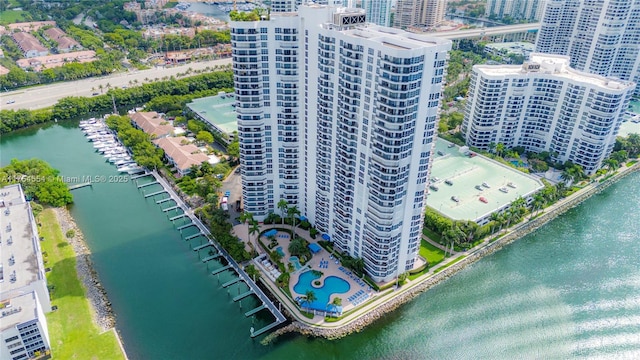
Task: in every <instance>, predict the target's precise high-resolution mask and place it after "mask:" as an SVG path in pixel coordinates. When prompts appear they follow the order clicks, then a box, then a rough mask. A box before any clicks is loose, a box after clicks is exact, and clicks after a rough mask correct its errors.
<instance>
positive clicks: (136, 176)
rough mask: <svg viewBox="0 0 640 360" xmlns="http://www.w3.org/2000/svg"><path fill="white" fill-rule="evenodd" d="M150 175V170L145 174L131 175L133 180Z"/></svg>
mask: <svg viewBox="0 0 640 360" xmlns="http://www.w3.org/2000/svg"><path fill="white" fill-rule="evenodd" d="M149 175H151V173H148V172H145V173H144V174H139V175H134V176H132V177H131V180H136V179H140V178H143V177H145V176H149Z"/></svg>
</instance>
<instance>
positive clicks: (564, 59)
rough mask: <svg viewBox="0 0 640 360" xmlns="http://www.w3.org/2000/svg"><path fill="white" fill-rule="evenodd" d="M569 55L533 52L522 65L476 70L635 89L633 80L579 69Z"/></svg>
mask: <svg viewBox="0 0 640 360" xmlns="http://www.w3.org/2000/svg"><path fill="white" fill-rule="evenodd" d="M569 63H570V59H569V57H568V56H563V55H553V54H541V53H532V54H531V56H530V57H529V61H527V62H525V63H524V64H522V65H475V66H474V70H476V71H478V72H481V73H482V74H483V75H486V76H500V77H506V76H511V75H512V76H515V75H523V74H530V75H533V76H535V75H536V74H544V75H554V76H555V77H557V78H559V79H563V78H564V79H568V80H571V81H575V82H581V83H585V84H589V85H594V86H598V87H601V88H603V89H609V90H621V91H624V90H628V89H631V90H633V89H634V88H635V84H634V83H633V82H631V81H624V80H619V79H614V78H606V77H604V76H600V75H595V74H590V73H588V72H583V71H578V70H575V69H573V68H571V67H570V66H569Z"/></svg>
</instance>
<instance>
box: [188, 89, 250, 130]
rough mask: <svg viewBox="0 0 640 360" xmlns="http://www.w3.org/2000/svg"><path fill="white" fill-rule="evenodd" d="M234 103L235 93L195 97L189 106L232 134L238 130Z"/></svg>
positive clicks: (202, 116)
mask: <svg viewBox="0 0 640 360" xmlns="http://www.w3.org/2000/svg"><path fill="white" fill-rule="evenodd" d="M234 103H235V96H233V94H218V95H215V96H208V97H204V98H200V99H194V100H193V102H191V103H189V104H187V106H188V107H189V109H191V111H193V112H195V113H197V114H198V115H199V116H200V117H201V118H202V119H204V120H205V121H206V122H208V123H210V124H211V125H213V126H215V127H217V128H218V129H220V130H222V131H223V132H225V133H227V134H231V133H233V132H234V131H237V130H238V122H237V119H236V110H235V108H234V107H233V106H232V104H234Z"/></svg>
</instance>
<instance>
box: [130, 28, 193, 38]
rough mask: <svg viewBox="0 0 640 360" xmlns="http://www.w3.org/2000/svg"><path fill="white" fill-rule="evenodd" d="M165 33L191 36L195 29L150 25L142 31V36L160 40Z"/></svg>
mask: <svg viewBox="0 0 640 360" xmlns="http://www.w3.org/2000/svg"><path fill="white" fill-rule="evenodd" d="M167 35H178V36H188V37H190V38H192V37H194V36H195V35H196V29H195V28H185V27H180V28H174V27H152V28H148V29H146V30H145V31H143V32H142V37H143V38H145V39H154V40H160V39H162V38H163V37H165V36H167Z"/></svg>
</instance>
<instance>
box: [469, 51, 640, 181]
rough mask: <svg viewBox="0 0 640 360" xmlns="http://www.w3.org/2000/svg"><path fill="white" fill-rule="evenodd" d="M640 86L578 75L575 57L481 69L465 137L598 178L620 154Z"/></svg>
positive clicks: (476, 71) (542, 57) (536, 58)
mask: <svg viewBox="0 0 640 360" xmlns="http://www.w3.org/2000/svg"><path fill="white" fill-rule="evenodd" d="M634 87H635V84H634V83H633V82H630V81H621V80H614V79H610V78H604V77H602V76H599V75H594V74H589V73H586V72H582V71H577V70H574V69H572V68H570V67H569V58H568V57H566V56H561V55H548V54H532V55H531V58H530V61H529V62H526V63H524V64H523V65H476V66H474V67H473V74H472V76H471V84H470V87H469V100H468V102H467V108H466V111H465V118H464V121H463V123H462V132H463V134H464V137H465V138H466V142H467V144H468V145H470V146H474V147H477V148H480V149H484V150H489V149H490V147H491V146H492V144H493V145H495V144H498V143H502V144H504V145H505V148H507V149H508V148H512V147H516V146H523V147H524V148H525V149H526V150H527V151H533V152H538V153H539V152H543V151H548V152H549V153H551V156H552V158H553V159H554V160H555V161H559V162H565V161H571V162H573V163H575V164H578V165H580V166H582V167H583V169H584V170H585V173H587V174H593V173H594V172H595V171H596V170H598V169H599V168H600V167H601V166H602V161H603V160H604V159H606V158H607V157H608V156H609V155H610V154H611V151H612V150H613V146H614V144H615V140H616V135H617V134H618V131H619V129H620V124H621V123H622V120H623V115H624V113H625V110H626V109H627V107H628V105H629V101H630V100H631V95H632V92H633V89H634Z"/></svg>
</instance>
